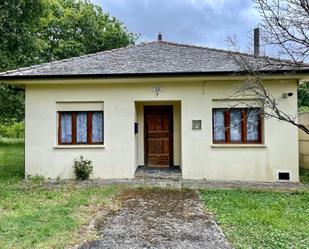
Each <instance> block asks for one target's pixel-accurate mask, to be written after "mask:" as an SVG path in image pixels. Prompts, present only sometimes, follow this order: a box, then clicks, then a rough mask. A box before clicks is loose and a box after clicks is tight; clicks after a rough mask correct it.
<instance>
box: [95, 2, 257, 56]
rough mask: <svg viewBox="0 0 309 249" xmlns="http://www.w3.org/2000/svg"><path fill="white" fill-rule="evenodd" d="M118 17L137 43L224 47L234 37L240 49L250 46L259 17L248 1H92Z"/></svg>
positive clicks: (226, 46)
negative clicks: (159, 37)
mask: <svg viewBox="0 0 309 249" xmlns="http://www.w3.org/2000/svg"><path fill="white" fill-rule="evenodd" d="M92 1H93V2H94V3H96V4H99V5H101V6H102V8H103V10H104V11H107V12H109V13H110V14H111V15H113V16H116V17H117V18H119V19H120V20H121V21H122V22H123V23H124V24H125V26H126V27H127V28H128V29H129V31H131V32H135V33H139V34H141V36H140V39H139V41H152V40H155V39H157V34H158V32H159V31H161V32H162V34H163V40H167V41H173V42H179V43H188V44H196V45H205V46H209V47H215V48H228V44H227V41H226V38H227V36H233V35H237V39H238V41H239V45H240V47H241V48H242V50H247V49H248V48H249V47H250V42H251V37H250V31H252V30H253V29H254V28H255V27H256V26H257V25H258V23H259V17H258V14H257V12H256V10H255V9H254V6H253V3H252V1H251V0H92Z"/></svg>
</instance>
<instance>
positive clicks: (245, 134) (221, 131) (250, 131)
mask: <svg viewBox="0 0 309 249" xmlns="http://www.w3.org/2000/svg"><path fill="white" fill-rule="evenodd" d="M261 120H262V119H261V110H260V108H230V109H223V108H214V109H213V142H214V143H231V144H232V143H234V144H235V143H236V144H237V143H241V144H244V143H262V127H261Z"/></svg>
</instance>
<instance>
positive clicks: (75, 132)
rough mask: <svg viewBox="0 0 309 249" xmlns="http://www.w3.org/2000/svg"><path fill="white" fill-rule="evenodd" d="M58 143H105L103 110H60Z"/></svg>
mask: <svg viewBox="0 0 309 249" xmlns="http://www.w3.org/2000/svg"><path fill="white" fill-rule="evenodd" d="M58 120H59V125H58V144H70V145H71V144H103V141H104V138H103V123H104V121H103V120H104V118H103V112H102V111H87V112H86V111H81V112H58Z"/></svg>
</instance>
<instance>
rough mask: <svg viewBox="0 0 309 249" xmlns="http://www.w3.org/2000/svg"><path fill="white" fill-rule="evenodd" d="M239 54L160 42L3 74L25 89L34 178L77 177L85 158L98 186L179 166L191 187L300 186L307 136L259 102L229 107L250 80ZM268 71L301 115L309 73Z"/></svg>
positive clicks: (282, 102)
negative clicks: (208, 183) (300, 95)
mask: <svg viewBox="0 0 309 249" xmlns="http://www.w3.org/2000/svg"><path fill="white" fill-rule="evenodd" d="M233 54H234V53H231V52H228V51H225V50H219V49H212V48H207V47H198V46H191V45H183V44H177V43H172V42H166V41H163V40H162V39H161V37H159V39H158V41H154V42H149V43H142V44H139V45H135V46H128V47H125V48H120V49H114V50H111V51H105V52H100V53H96V54H90V55H85V56H81V57H77V58H71V59H66V60H61V61H54V62H51V63H45V64H41V65H37V66H32V67H27V68H19V69H17V70H12V71H8V72H4V73H2V74H1V75H0V80H1V82H5V83H8V84H12V85H16V86H18V87H21V88H24V89H25V96H26V97H25V98H26V100H25V109H26V115H25V172H26V175H36V174H38V175H43V176H44V177H46V178H47V177H50V178H56V177H57V176H60V177H61V178H66V179H68V178H74V174H73V168H72V164H73V163H72V162H73V160H74V159H75V158H77V157H79V156H80V155H83V156H85V157H86V158H88V159H90V160H92V161H93V166H94V172H93V175H92V178H103V179H123V178H134V174H135V171H136V169H137V167H138V166H144V167H160V168H167V167H172V166H179V167H180V168H181V172H182V177H183V178H184V179H207V180H227V181H232V180H240V181H263V182H275V181H278V180H280V179H281V180H289V181H292V182H298V181H299V175H298V130H297V128H295V127H294V126H292V125H290V124H287V123H286V122H282V121H281V122H280V121H278V120H276V119H265V118H264V117H263V116H262V115H260V114H259V113H260V112H258V110H260V108H263V107H262V106H254V100H252V99H246V98H244V99H241V104H240V99H237V98H236V99H231V98H228V96H231V94H232V93H233V92H234V91H235V90H236V89H237V87H238V86H240V85H241V84H242V83H243V82H244V81H245V80H246V73H245V72H244V71H242V70H241V68H240V66H239V65H238V64H237V62H236V61H235V59H233V58H232V57H233V56H231V55H233ZM235 54H237V53H235ZM243 56H245V57H246V58H247V59H248V60H250V61H251V62H252V63H256V64H259V63H261V61H263V57H259V56H257V55H250V54H243ZM263 72H266V73H267V76H265V80H264V84H265V87H266V88H267V89H268V90H269V92H270V93H271V94H272V95H273V96H275V97H276V98H277V99H278V103H279V106H280V108H281V109H282V110H283V111H285V112H286V113H291V114H295V113H297V87H298V83H299V81H301V80H302V79H304V78H305V77H308V76H309V70H308V68H301V69H300V70H298V71H296V72H295V71H294V69H293V68H292V67H290V66H289V64H288V63H287V64H286V65H284V66H283V67H280V68H277V69H274V68H272V67H271V66H265V67H264V69H263ZM286 93H292V94H293V95H292V94H289V95H292V96H290V97H287V98H284V97H282V96H283V94H286ZM244 102H245V103H246V102H252V104H253V107H252V108H247V107H246V106H247V105H244V104H243V103H244ZM235 103H238V104H237V107H235V106H236V105H235Z"/></svg>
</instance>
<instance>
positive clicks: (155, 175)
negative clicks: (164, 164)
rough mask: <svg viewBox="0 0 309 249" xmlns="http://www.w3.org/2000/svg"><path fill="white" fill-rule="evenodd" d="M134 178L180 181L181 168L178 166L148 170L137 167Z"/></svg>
mask: <svg viewBox="0 0 309 249" xmlns="http://www.w3.org/2000/svg"><path fill="white" fill-rule="evenodd" d="M134 177H135V178H137V179H140V178H143V179H146V178H147V179H169V180H181V179H182V173H181V168H180V167H178V166H174V167H169V168H148V167H144V166H139V167H138V168H137V169H136V171H135V175H134Z"/></svg>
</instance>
